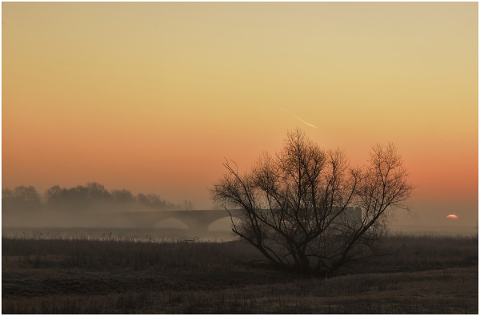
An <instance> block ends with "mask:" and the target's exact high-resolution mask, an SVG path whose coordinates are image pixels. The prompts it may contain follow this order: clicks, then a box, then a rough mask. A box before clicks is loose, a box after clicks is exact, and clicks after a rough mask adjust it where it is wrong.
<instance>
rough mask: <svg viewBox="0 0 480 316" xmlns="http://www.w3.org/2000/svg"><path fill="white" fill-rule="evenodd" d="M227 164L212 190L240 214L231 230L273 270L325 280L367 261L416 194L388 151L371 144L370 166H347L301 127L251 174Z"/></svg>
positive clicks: (391, 148) (399, 163)
mask: <svg viewBox="0 0 480 316" xmlns="http://www.w3.org/2000/svg"><path fill="white" fill-rule="evenodd" d="M224 166H225V168H226V169H227V171H228V172H227V174H226V175H225V176H224V177H223V178H222V179H221V180H219V181H218V182H217V183H216V184H214V187H213V189H212V190H211V192H212V197H213V199H214V201H215V202H220V203H222V205H223V206H224V207H225V209H227V211H229V212H230V211H231V210H232V209H236V210H237V211H236V214H238V213H240V219H241V221H240V224H235V223H234V222H233V219H232V224H233V232H234V233H235V234H237V235H238V236H240V237H241V238H243V239H245V240H246V241H248V242H249V243H251V244H252V245H253V246H254V247H255V248H257V249H258V250H259V251H260V252H261V253H262V254H263V255H264V256H265V257H266V258H267V259H268V260H269V261H270V262H272V263H273V264H274V265H276V266H278V267H281V268H285V269H289V270H294V271H296V272H298V273H301V274H316V275H323V276H325V275H328V274H329V273H333V272H334V271H336V270H338V269H339V268H340V267H342V266H344V265H345V264H347V263H349V262H352V261H354V260H359V259H362V258H365V257H367V256H370V255H371V254H372V253H373V251H374V250H375V249H374V246H375V241H377V240H378V239H379V237H381V236H382V234H383V232H384V231H385V228H386V223H387V220H388V218H389V215H390V214H391V213H392V212H393V211H395V210H397V209H402V208H403V209H405V208H407V207H406V205H405V202H406V200H407V199H408V198H409V197H410V195H411V193H412V190H413V187H412V185H410V184H409V183H408V182H407V177H408V174H407V172H406V170H405V168H404V166H403V163H402V160H401V158H400V156H399V155H398V154H397V152H396V150H395V147H394V146H393V145H389V146H387V147H386V148H384V147H382V146H380V145H378V146H376V147H375V148H374V149H373V151H372V154H371V157H370V161H369V164H368V165H367V166H365V167H362V168H351V167H350V166H349V163H348V161H347V159H346V157H345V155H344V153H343V152H341V151H339V150H333V151H332V150H327V151H326V150H322V149H321V148H320V147H319V146H318V145H316V144H315V143H313V142H312V141H311V140H309V139H307V137H306V136H305V134H304V133H303V132H302V131H300V130H298V129H297V130H296V131H294V132H291V133H288V135H287V139H286V140H285V144H284V147H283V149H282V151H281V152H279V153H277V154H276V155H275V156H271V155H269V154H263V155H262V156H261V157H260V159H259V160H258V162H257V163H256V165H255V166H254V167H253V169H252V170H251V171H250V172H248V173H245V174H243V175H241V174H240V173H239V171H238V168H237V166H236V165H234V166H233V165H232V164H230V163H229V162H228V161H227V162H226V163H225V164H224ZM238 210H239V211H238ZM356 212H357V216H355V213H356ZM360 212H361V213H360ZM237 216H238V215H237Z"/></svg>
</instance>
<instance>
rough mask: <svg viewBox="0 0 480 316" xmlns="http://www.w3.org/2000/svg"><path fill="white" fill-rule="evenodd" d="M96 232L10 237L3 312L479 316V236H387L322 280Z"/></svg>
mask: <svg viewBox="0 0 480 316" xmlns="http://www.w3.org/2000/svg"><path fill="white" fill-rule="evenodd" d="M7 232H8V230H7ZM95 232H96V233H95V236H94V237H95V238H86V237H78V236H75V237H72V238H66V237H65V236H60V234H59V233H58V232H55V231H53V232H45V231H44V232H37V233H35V234H33V235H31V234H22V233H18V234H16V235H12V234H5V231H4V236H3V239H2V247H3V251H2V269H3V270H2V300H3V301H2V312H3V313H5V314H11V313H22V314H32V313H52V314H53V313H62V314H68V313H82V314H86V313H149V314H150V313H151V314H154V313H237V314H238V313H316V314H321V313H349V314H358V313H462V314H464V313H472V314H476V313H478V238H477V237H476V236H475V237H451V236H450V237H440V236H406V235H394V236H389V237H387V238H386V239H385V241H384V243H383V244H382V248H383V253H384V255H383V256H381V257H375V258H372V259H369V260H368V261H365V262H362V263H358V264H356V265H353V266H350V267H347V268H346V269H344V270H342V271H341V273H340V274H339V275H337V276H335V277H331V278H329V279H316V278H310V277H308V278H307V277H300V276H298V275H295V274H291V273H286V272H284V271H278V270H273V269H272V268H271V267H270V266H269V265H268V264H267V263H266V262H264V261H263V260H262V257H261V256H260V255H259V254H257V252H256V251H255V250H254V249H253V248H252V247H251V246H250V245H248V244H246V243H244V242H242V241H239V240H233V241H223V242H208V241H198V240H195V239H193V238H180V239H178V240H176V241H173V240H171V239H163V240H161V239H160V240H158V239H157V238H155V237H152V235H148V234H147V235H142V237H136V238H132V237H130V238H128V237H126V236H127V235H128V234H124V235H123V237H118V236H122V234H116V235H115V234H112V233H111V232H109V231H104V232H103V233H102V234H100V232H101V230H100V229H98V230H96V231H95ZM139 235H140V234H139ZM92 236H93V235H92ZM227 237H228V236H227ZM216 238H217V239H218V236H216ZM227 239H228V238H226V239H225V240H227Z"/></svg>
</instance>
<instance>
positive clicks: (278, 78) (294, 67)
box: [2, 3, 478, 225]
mask: <svg viewBox="0 0 480 316" xmlns="http://www.w3.org/2000/svg"><path fill="white" fill-rule="evenodd" d="M2 7H3V16H2V18H3V21H2V23H3V34H2V35H3V43H2V44H3V52H2V53H3V59H2V66H3V74H2V75H3V81H2V82H3V86H2V88H3V89H2V90H3V91H2V92H3V94H2V98H3V99H2V104H3V106H2V113H3V120H2V124H3V125H2V131H3V137H2V140H3V155H2V158H3V166H2V167H3V168H2V171H3V186H4V187H9V188H13V187H15V186H18V185H34V186H35V187H36V188H37V189H38V190H39V191H40V193H43V192H44V190H45V189H47V188H48V187H51V186H53V185H56V184H59V185H60V186H68V187H70V186H74V185H77V184H85V183H86V182H89V181H96V182H100V183H102V184H104V185H105V186H106V187H107V189H121V188H127V189H130V190H132V191H133V192H134V193H139V192H143V193H157V194H160V195H161V197H162V198H164V199H167V200H169V201H172V202H174V203H181V202H182V201H183V200H184V199H190V200H191V201H192V202H193V204H194V205H195V206H196V207H197V209H201V208H210V207H211V205H212V202H211V201H210V200H209V194H208V188H209V187H210V186H211V185H212V183H213V182H214V181H216V180H217V179H218V178H219V177H220V176H221V175H222V174H223V173H224V169H223V167H222V162H223V161H224V157H227V158H231V159H233V160H235V161H236V162H237V163H238V165H239V166H240V169H241V170H246V169H247V168H249V167H250V166H251V163H252V162H253V161H254V160H255V159H256V158H257V156H258V155H259V154H260V153H261V152H262V151H270V152H273V151H276V150H278V149H280V147H281V145H282V141H283V139H284V138H285V135H286V132H287V131H288V130H292V129H294V128H295V127H297V126H300V127H302V128H303V129H304V130H305V131H306V132H307V134H308V136H309V137H310V138H312V139H313V140H314V141H316V142H317V143H319V144H320V145H321V146H323V147H325V148H336V147H338V148H341V149H343V150H345V151H346V154H347V156H348V157H350V159H351V161H352V164H362V163H364V162H365V161H366V159H367V157H368V152H369V150H370V148H371V147H372V145H374V144H375V143H377V142H380V143H388V142H393V143H395V144H396V146H397V148H398V149H399V151H400V153H401V154H402V156H403V158H404V161H405V163H406V165H407V167H408V169H409V170H410V172H411V180H412V182H413V183H414V184H415V185H416V187H417V189H416V191H415V197H414V198H413V199H412V206H413V210H414V212H415V214H416V218H414V219H411V218H410V219H407V221H410V222H414V223H424V224H428V223H441V224H448V223H449V222H448V221H447V220H446V219H445V216H446V215H448V214H449V213H456V214H457V215H458V216H459V217H460V219H459V220H458V221H457V223H463V224H473V225H475V224H477V222H478V220H477V218H478V209H477V202H478V176H477V175H478V131H477V130H478V104H477V98H478V91H477V88H478V81H477V80H478V79H477V75H478V73H477V69H478V34H477V33H478V32H477V30H478V28H477V23H478V17H477V11H478V10H477V3H3V4H2ZM282 109H285V110H286V111H285V110H282ZM288 112H290V113H291V114H293V115H295V116H297V117H299V118H301V119H302V120H304V121H306V122H308V123H310V124H312V125H315V126H316V127H318V128H313V127H312V126H309V125H306V124H304V123H302V122H301V121H300V120H298V119H297V118H295V117H294V116H292V115H291V114H289V113H288Z"/></svg>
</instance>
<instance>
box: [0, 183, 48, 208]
mask: <svg viewBox="0 0 480 316" xmlns="http://www.w3.org/2000/svg"><path fill="white" fill-rule="evenodd" d="M2 203H3V205H2V206H3V210H4V211H6V212H13V211H20V212H36V211H39V210H40V209H41V208H42V203H41V196H40V194H38V192H37V190H36V189H35V188H34V187H33V186H28V187H26V186H19V187H16V188H15V189H14V190H13V191H11V190H9V189H3V190H2Z"/></svg>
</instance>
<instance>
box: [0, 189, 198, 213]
mask: <svg viewBox="0 0 480 316" xmlns="http://www.w3.org/2000/svg"><path fill="white" fill-rule="evenodd" d="M189 203H190V204H191V202H189ZM2 206H3V213H4V214H7V215H8V214H30V213H37V212H41V211H44V210H48V211H58V212H73V213H82V212H90V211H96V212H102V211H136V210H142V211H146V210H151V211H166V210H177V209H182V206H181V205H176V204H173V203H171V202H168V201H165V200H162V199H161V198H160V196H159V195H157V194H143V193H139V194H137V195H133V194H132V192H131V191H129V190H126V189H122V190H111V191H108V190H107V189H105V186H104V185H102V184H99V183H96V182H89V183H87V184H86V185H85V186H83V185H78V186H76V187H71V188H62V187H60V186H58V185H55V186H52V187H51V188H49V189H47V190H46V191H45V193H44V194H43V196H41V195H40V194H39V193H38V192H37V190H36V189H35V188H34V187H33V186H29V187H26V186H19V187H16V188H15V189H13V190H10V189H8V188H6V189H3V190H2Z"/></svg>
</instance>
